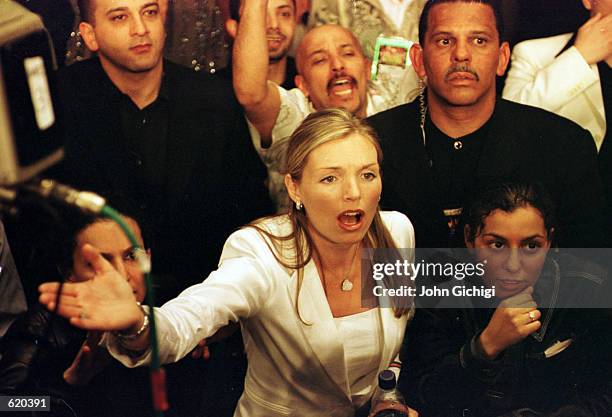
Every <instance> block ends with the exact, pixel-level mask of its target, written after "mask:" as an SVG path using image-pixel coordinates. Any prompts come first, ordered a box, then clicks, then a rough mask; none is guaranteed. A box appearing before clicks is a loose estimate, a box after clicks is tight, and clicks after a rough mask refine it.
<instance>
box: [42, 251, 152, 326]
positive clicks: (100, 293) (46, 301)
mask: <svg viewBox="0 0 612 417" xmlns="http://www.w3.org/2000/svg"><path fill="white" fill-rule="evenodd" d="M80 250H81V251H82V254H83V257H84V258H85V259H86V260H87V262H89V263H90V264H91V266H92V269H93V271H94V275H93V278H91V279H89V280H87V281H83V282H75V283H65V284H63V285H60V283H58V282H47V283H44V284H42V285H40V287H38V290H39V292H40V297H39V301H40V302H41V304H43V305H44V306H45V307H47V309H49V310H50V311H54V310H55V307H56V300H57V296H58V293H59V291H60V288H61V294H60V298H59V308H58V309H57V313H58V314H59V315H61V316H63V317H66V318H67V319H70V323H71V324H72V325H74V326H77V327H80V328H82V329H86V330H104V331H107V330H124V331H134V332H135V331H136V330H138V329H139V328H140V326H141V325H142V323H143V320H144V316H143V313H142V310H141V309H140V307H139V306H138V305H137V304H136V299H135V297H134V293H133V291H132V288H131V287H130V285H129V284H128V282H127V281H126V279H125V278H124V277H122V276H121V274H119V272H117V271H116V270H115V269H114V268H113V267H112V265H111V264H110V263H109V262H108V261H106V259H104V258H103V257H102V255H100V252H98V250H97V249H95V248H94V247H93V246H91V245H88V244H86V245H84V246H83V247H82V248H81V249H80Z"/></svg>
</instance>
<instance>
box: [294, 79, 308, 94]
mask: <svg viewBox="0 0 612 417" xmlns="http://www.w3.org/2000/svg"><path fill="white" fill-rule="evenodd" d="M295 86H296V87H297V88H299V89H300V91H302V93H304V95H305V96H306V97H309V94H308V88H307V87H306V80H304V77H302V76H301V75H300V74H298V75H296V76H295Z"/></svg>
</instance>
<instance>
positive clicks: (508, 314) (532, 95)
mask: <svg viewBox="0 0 612 417" xmlns="http://www.w3.org/2000/svg"><path fill="white" fill-rule="evenodd" d="M576 1H577V2H578V0H576ZM76 3H77V5H78V12H79V13H78V16H79V18H80V23H79V26H78V28H79V32H80V36H81V37H82V39H83V42H84V44H85V45H86V47H87V49H88V50H89V51H90V52H91V53H92V54H93V56H92V57H91V58H89V59H87V60H84V61H82V62H76V63H74V64H72V65H69V66H66V67H64V68H60V69H59V70H58V72H57V74H54V75H53V76H52V77H51V79H52V81H55V82H56V83H57V90H58V92H59V97H60V106H61V108H60V111H59V114H60V115H61V117H62V122H63V126H64V129H63V130H64V131H63V134H64V138H63V141H64V150H65V158H64V160H63V161H62V162H61V163H60V164H59V165H58V166H56V167H54V168H53V169H52V170H50V171H49V172H48V173H47V175H48V176H51V177H52V178H55V179H57V180H60V181H62V182H65V183H68V184H71V185H73V186H75V187H78V188H82V189H86V190H91V191H94V192H96V193H99V194H101V195H103V196H105V197H107V198H108V199H109V201H110V202H111V204H113V205H115V204H116V205H117V207H119V208H121V209H123V210H122V211H123V212H124V213H125V214H126V216H125V219H126V221H127V222H128V223H129V224H130V225H131V226H132V227H133V228H134V229H135V230H136V232H137V233H136V235H137V237H138V240H139V241H140V243H141V244H143V246H144V241H145V240H146V243H147V246H146V247H147V248H148V249H149V250H148V256H149V257H150V259H151V261H152V265H153V271H152V272H153V273H152V277H153V284H154V288H155V292H156V295H157V300H158V302H157V303H156V305H150V306H144V305H141V303H144V296H145V293H146V291H147V290H146V289H145V288H144V284H143V280H142V275H141V273H140V271H139V270H138V269H139V268H138V264H137V262H136V257H135V254H134V249H133V248H132V247H131V245H130V244H129V242H128V241H127V239H126V238H125V237H123V235H122V234H121V231H120V229H119V228H118V226H116V225H115V224H113V223H110V222H108V221H101V220H94V219H89V218H88V219H85V220H83V219H80V218H78V217H77V216H74V215H72V214H71V215H70V216H67V217H68V218H66V219H64V220H63V227H62V228H61V232H60V231H57V230H52V231H46V232H43V231H42V230H41V227H39V226H38V225H36V226H35V227H34V226H32V225H30V226H29V227H20V223H19V222H22V223H24V220H25V223H27V219H23V218H22V219H19V220H10V219H7V220H6V225H7V234H8V241H10V242H11V244H12V245H13V247H14V248H16V249H15V250H14V251H13V252H14V255H15V261H16V262H14V261H13V257H12V256H11V252H10V249H9V247H8V242H7V239H6V237H4V236H3V239H2V241H1V245H0V254H1V255H2V256H1V257H0V266H1V267H2V269H0V274H1V275H0V289H1V290H2V296H0V319H1V321H0V326H1V327H0V393H1V394H3V395H24V394H30V395H41V394H46V395H48V394H49V393H50V395H51V397H52V400H53V402H52V404H55V407H52V410H51V411H52V413H55V415H76V416H90V415H92V416H94V415H95V416H97V415H128V414H131V415H135V416H137V415H152V411H151V408H150V407H149V406H148V403H149V402H150V399H151V395H150V392H148V391H147V389H143V388H142V387H144V386H146V384H145V382H144V381H145V380H146V378H145V373H144V372H143V368H142V367H141V366H143V365H147V364H150V362H151V359H152V355H153V353H154V352H153V351H152V348H151V334H152V331H151V330H152V329H151V324H152V323H151V321H150V320H149V318H148V312H149V311H150V309H154V311H155V323H156V326H155V329H156V331H155V332H154V333H153V334H156V335H157V340H158V341H159V357H160V359H161V361H162V362H163V363H174V362H176V364H174V365H171V366H170V367H169V368H168V386H169V399H170V404H171V407H170V413H171V415H177V416H179V415H180V416H212V415H214V416H224V415H232V413H233V415H234V416H243V417H244V416H248V417H251V416H262V417H263V416H267V417H269V416H346V417H349V416H357V417H359V416H368V415H369V410H370V399H371V397H372V395H373V393H374V390H375V388H376V383H377V375H378V373H379V372H380V371H382V370H385V369H387V368H391V369H393V370H394V372H396V374H397V375H398V378H399V389H400V390H401V391H402V392H403V393H404V396H405V397H406V399H407V406H406V407H405V409H404V410H403V412H404V413H405V414H404V415H407V416H410V417H415V416H417V415H419V416H422V417H423V416H424V417H453V416H479V417H502V416H508V417H510V416H518V417H528V416H542V417H544V416H547V417H553V416H555V417H579V416H596V417H600V416H612V331H610V328H611V327H610V324H612V315H610V311H612V309H611V308H612V305H611V304H610V303H611V302H612V298H609V297H607V295H609V291H610V285H609V283H608V280H609V279H608V272H607V267H606V262H608V263H609V257H606V256H605V255H604V256H592V257H587V258H588V259H582V258H578V257H576V256H573V255H571V254H570V255H568V254H565V253H553V252H554V250H553V249H554V248H587V249H590V248H606V247H612V238H610V236H612V216H610V215H609V214H608V213H609V211H610V210H612V160H611V159H610V152H611V150H610V149H611V145H610V139H609V138H608V136H609V133H608V132H609V131H608V130H607V115H609V114H612V110H610V102H611V100H612V97H611V91H612V88H611V87H610V74H611V72H610V66H611V65H612V1H611V0H582V1H581V4H582V6H583V7H584V9H585V12H587V13H589V14H590V18H589V19H588V20H587V21H586V22H585V23H583V24H582V25H581V26H580V27H577V28H576V30H575V32H573V33H567V34H561V35H557V36H553V37H550V38H543V39H532V40H526V41H524V42H521V43H519V44H517V45H516V46H514V47H513V48H511V47H510V44H509V43H508V42H507V33H506V31H505V25H504V18H503V15H502V10H503V9H506V8H507V7H504V6H503V5H502V2H498V1H494V0H352V1H349V0H337V1H329V0H320V1H317V0H314V1H312V2H310V3H311V4H310V10H309V12H308V14H307V16H308V19H301V15H300V12H301V10H302V8H303V7H304V4H303V3H304V2H296V0H230V1H228V2H227V4H226V6H227V10H228V13H229V14H228V20H227V21H226V23H225V27H226V29H227V32H228V34H229V36H230V37H231V38H232V39H233V47H232V54H231V55H232V56H231V62H230V66H229V67H228V68H227V69H226V70H224V71H216V73H215V74H213V75H211V74H206V73H204V72H202V71H194V69H193V68H186V67H184V66H181V65H178V64H176V63H174V62H172V61H170V60H168V59H167V58H164V49H165V46H166V40H167V26H166V25H165V20H166V19H167V18H168V16H169V13H168V12H167V7H168V3H167V1H165V0H78V1H77V2H76ZM300 20H302V21H304V22H305V26H307V30H306V31H305V33H304V34H303V36H301V39H299V42H298V41H296V40H295V38H296V36H298V35H297V34H298V33H300V30H298V28H299V23H300ZM398 39H399V40H401V41H406V42H407V43H405V45H410V46H409V48H408V49H407V50H406V57H405V58H406V59H407V60H408V62H409V64H408V65H406V66H402V67H401V68H400V69H398V67H394V68H390V67H389V66H385V65H381V66H379V68H377V76H376V77H373V76H372V74H373V71H372V69H371V63H372V61H373V60H374V61H376V60H375V59H373V58H375V57H374V56H373V54H375V51H376V50H377V49H376V47H375V45H376V44H377V42H378V43H380V42H381V40H382V41H383V42H384V41H389V42H392V41H397V40H398ZM293 44H297V45H298V46H297V48H296V49H295V56H294V57H292V56H290V51H291V50H292V45H293ZM403 45H404V44H403ZM506 73H507V78H505V79H504V77H506ZM373 78H375V79H373ZM15 222H17V224H15ZM1 231H2V232H3V230H1ZM2 235H4V233H2ZM43 236H45V237H49V236H51V237H52V239H51V238H50V240H46V238H45V239H43ZM143 236H144V237H145V238H146V239H143ZM50 242H53V243H50ZM417 248H419V249H421V248H446V249H442V251H443V252H444V253H447V252H449V251H450V252H452V250H453V249H452V248H467V249H469V250H470V252H469V253H470V255H469V256H470V257H471V259H472V260H473V262H481V263H483V265H486V267H485V268H484V273H483V275H482V276H480V277H478V279H476V280H475V281H465V282H463V283H462V288H463V290H466V288H467V289H469V288H471V286H473V287H474V288H492V289H494V290H496V292H495V296H494V297H492V298H491V299H487V300H483V299H481V298H479V297H477V296H475V295H470V296H468V295H464V296H460V297H458V299H454V300H453V303H454V304H453V305H451V306H448V305H445V304H444V301H441V304H436V303H434V304H432V303H423V304H420V300H419V299H418V297H417V300H416V302H415V303H412V300H410V302H409V303H401V302H397V299H395V298H391V299H388V297H386V296H372V297H367V296H366V295H367V294H372V291H371V290H372V289H371V288H370V284H371V282H370V281H369V280H368V279H364V278H363V277H364V276H367V272H368V271H370V270H371V268H372V266H373V262H374V261H373V259H372V258H370V257H368V256H367V254H368V253H371V252H376V253H378V252H377V251H380V250H383V249H384V250H385V254H386V255H385V256H390V257H396V258H397V257H399V258H402V259H407V260H411V261H414V260H415V259H414V256H415V254H414V253H415V252H414V251H413V250H414V249H417ZM52 249H53V251H55V252H54V253H56V256H42V257H41V256H39V255H40V254H41V253H47V252H50V251H52ZM406 250H408V251H407V252H406ZM430 250H431V249H427V251H430ZM586 252H587V253H589V250H587V251H586ZM416 253H417V254H418V253H419V252H418V251H417V252H416ZM436 256H437V255H436ZM445 256H446V255H445ZM398 262H399V261H398ZM41 263H44V264H45V265H44V266H42V267H41ZM53 270H55V271H56V272H57V274H55V275H56V277H55V278H54V276H41V271H45V273H48V271H53ZM52 281H57V282H52ZM34 283H35V284H34ZM455 283H456V282H455V281H454V280H453V279H451V280H446V281H442V282H437V283H436V290H438V291H440V292H441V293H444V291H445V288H446V286H449V285H451V284H455ZM38 284H41V285H40V286H39V287H38V291H39V292H38V291H37V290H36V286H37V285H38ZM415 285H416V286H417V287H419V288H420V287H421V286H424V287H426V286H427V285H428V284H424V283H423V282H421V281H416V283H415ZM417 292H418V291H417ZM24 293H25V296H24ZM475 293H476V292H475V291H472V292H471V293H470V294H475ZM37 298H38V300H37ZM26 299H27V300H28V304H29V305H28V306H27V307H28V308H27V310H28V311H27V312H26ZM585 300H588V301H585ZM38 301H40V303H41V304H42V305H40V304H38ZM162 304H163V305H162ZM589 307H597V308H589ZM609 307H611V308H609ZM238 329H240V331H237V330H238ZM202 358H205V359H202ZM129 368H136V369H129Z"/></svg>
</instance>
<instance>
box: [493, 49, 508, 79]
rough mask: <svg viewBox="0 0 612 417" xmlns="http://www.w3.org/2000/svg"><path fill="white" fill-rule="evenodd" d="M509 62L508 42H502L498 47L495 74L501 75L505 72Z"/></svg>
mask: <svg viewBox="0 0 612 417" xmlns="http://www.w3.org/2000/svg"><path fill="white" fill-rule="evenodd" d="M509 62H510V45H509V44H508V42H503V43H502V44H501V46H500V47H499V62H498V63H497V71H496V74H497V75H498V76H499V77H501V76H502V75H504V74H505V73H506V68H508V63H509Z"/></svg>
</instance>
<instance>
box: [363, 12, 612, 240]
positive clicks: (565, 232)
mask: <svg viewBox="0 0 612 417" xmlns="http://www.w3.org/2000/svg"><path fill="white" fill-rule="evenodd" d="M502 40H503V31H502V26H501V19H500V16H499V13H498V11H497V9H496V8H495V6H494V5H493V4H492V2H491V1H485V0H482V1H478V2H473V1H462V0H430V1H429V2H428V3H427V4H426V5H425V8H424V10H423V14H422V15H421V19H420V24H419V44H415V45H414V46H413V48H412V49H411V52H410V56H411V59H412V63H413V65H414V68H415V70H416V72H417V74H418V76H419V77H420V78H421V79H423V80H425V79H426V81H425V82H426V84H427V89H426V90H425V93H424V94H423V96H422V97H421V98H420V100H416V101H415V102H413V103H411V104H407V105H404V106H400V107H396V108H394V109H391V110H388V111H386V112H383V113H379V114H378V115H376V116H374V117H372V118H370V119H369V122H370V123H371V124H372V126H373V127H374V128H375V129H376V131H377V133H378V134H379V136H380V139H381V142H382V146H383V150H384V152H385V160H384V162H383V172H384V174H385V177H384V181H385V182H384V185H383V190H384V191H383V200H382V202H381V204H382V207H383V208H386V209H394V210H399V211H401V212H404V213H405V214H407V215H408V216H409V217H410V219H411V220H412V222H413V223H414V225H415V231H416V240H417V245H418V246H420V247H447V246H455V245H460V244H461V242H462V231H461V229H460V228H458V219H459V218H460V216H461V212H462V209H463V206H464V204H465V203H466V202H467V201H468V200H469V198H470V196H471V195H472V194H473V193H474V191H475V190H477V189H478V188H480V187H481V186H483V185H486V184H487V183H490V182H491V181H495V180H501V179H503V180H521V179H522V180H532V181H539V182H541V183H542V184H543V185H544V186H546V188H547V189H548V191H549V192H550V193H551V194H552V196H553V198H554V199H555V202H556V203H557V206H558V211H559V212H558V216H559V219H560V223H561V225H560V226H561V227H560V229H561V230H560V231H559V233H558V235H557V237H558V242H559V244H560V245H563V246H574V247H592V246H595V247H596V246H599V245H601V243H602V239H603V237H602V225H603V219H602V217H603V203H602V195H601V194H602V192H601V182H600V178H599V174H598V168H597V155H596V150H595V146H594V144H593V141H592V140H591V139H590V137H589V135H588V133H587V132H586V131H584V130H582V129H581V128H580V127H578V126H577V125H575V124H573V123H571V122H569V121H567V120H565V119H562V118H560V117H557V116H555V115H553V114H550V113H547V112H545V111H542V110H538V109H535V108H531V107H527V106H523V105H519V104H514V103H510V102H507V101H505V100H499V99H497V98H496V86H495V83H496V76H501V75H503V74H504V72H505V70H506V66H507V64H508V59H509V55H510V50H509V46H508V43H507V42H502Z"/></svg>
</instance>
